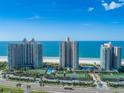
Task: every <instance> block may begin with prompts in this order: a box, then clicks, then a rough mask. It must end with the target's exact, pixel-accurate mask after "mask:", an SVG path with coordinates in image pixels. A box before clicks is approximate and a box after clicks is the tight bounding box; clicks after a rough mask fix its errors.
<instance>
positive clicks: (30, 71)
mask: <svg viewBox="0 0 124 93" xmlns="http://www.w3.org/2000/svg"><path fill="white" fill-rule="evenodd" d="M26 72H28V73H38V74H45V72H46V69H36V70H27V71H26Z"/></svg>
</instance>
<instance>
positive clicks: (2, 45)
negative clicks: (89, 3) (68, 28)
mask: <svg viewBox="0 0 124 93" xmlns="http://www.w3.org/2000/svg"><path fill="white" fill-rule="evenodd" d="M8 43H10V42H7V41H6V42H2V41H1V42H0V56H7V54H8ZM40 43H42V44H43V50H44V51H43V56H47V57H57V56H59V44H60V42H59V41H40ZM104 43H108V41H79V56H80V57H83V58H99V57H100V46H101V44H104ZM112 44H113V45H114V46H120V47H121V48H122V57H123V58H124V41H112Z"/></svg>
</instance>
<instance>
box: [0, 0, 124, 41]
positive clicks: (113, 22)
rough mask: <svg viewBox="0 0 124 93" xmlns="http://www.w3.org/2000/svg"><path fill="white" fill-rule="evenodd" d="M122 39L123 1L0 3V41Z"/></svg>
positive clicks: (5, 0) (25, 0) (18, 0)
mask: <svg viewBox="0 0 124 93" xmlns="http://www.w3.org/2000/svg"><path fill="white" fill-rule="evenodd" d="M67 36H68V37H70V38H72V39H73V40H80V41H81V40H83V41H84V40H86V41H89V40H90V41H92V40H93V41H96V40H97V41H100V40H121V41H123V40H124V0H0V41H16V40H23V38H27V39H31V38H35V39H36V40H40V41H44V40H45V41H47V40H50V41H52V40H55V41H58V40H64V39H65V38H66V37H67Z"/></svg>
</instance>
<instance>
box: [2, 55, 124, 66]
mask: <svg viewBox="0 0 124 93" xmlns="http://www.w3.org/2000/svg"><path fill="white" fill-rule="evenodd" d="M5 61H6V62H8V57H7V56H0V62H5ZM43 62H47V63H59V57H43ZM79 63H80V64H81V63H84V64H94V63H96V64H100V59H99V58H79ZM122 64H124V59H123V60H122Z"/></svg>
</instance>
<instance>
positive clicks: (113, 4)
mask: <svg viewBox="0 0 124 93" xmlns="http://www.w3.org/2000/svg"><path fill="white" fill-rule="evenodd" d="M123 5H124V3H116V2H114V1H112V2H111V3H110V4H108V3H106V2H103V3H102V6H103V7H104V8H105V10H106V11H108V10H114V9H116V8H119V7H121V6H123Z"/></svg>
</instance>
